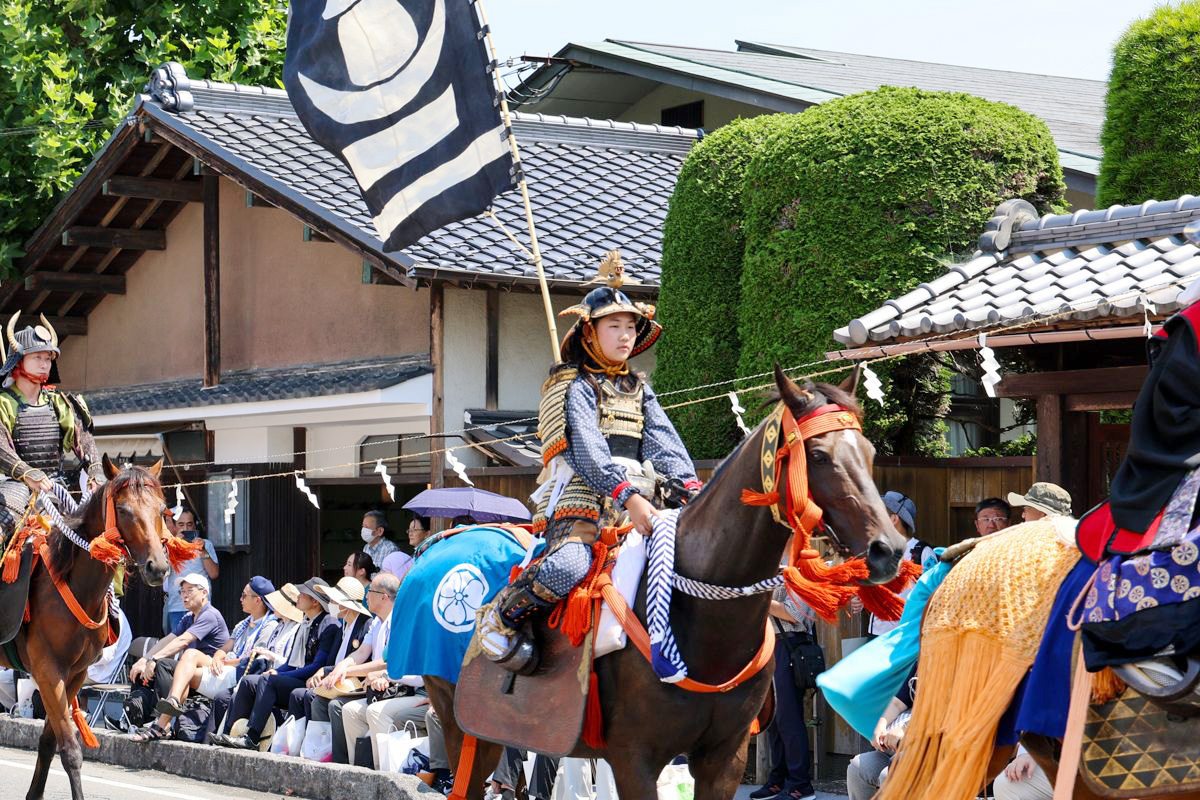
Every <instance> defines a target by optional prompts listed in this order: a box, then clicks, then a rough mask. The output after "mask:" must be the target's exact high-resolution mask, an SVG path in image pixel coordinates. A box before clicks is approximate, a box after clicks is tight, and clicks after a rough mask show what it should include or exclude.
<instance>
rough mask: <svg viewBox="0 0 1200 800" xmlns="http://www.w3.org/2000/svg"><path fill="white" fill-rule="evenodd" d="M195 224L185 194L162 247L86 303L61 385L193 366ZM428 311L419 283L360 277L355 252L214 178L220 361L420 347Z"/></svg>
mask: <svg viewBox="0 0 1200 800" xmlns="http://www.w3.org/2000/svg"><path fill="white" fill-rule="evenodd" d="M202 228H203V225H202V209H201V207H200V205H199V204H196V203H193V204H190V205H188V206H187V207H186V208H184V210H183V211H182V212H181V213H180V214H179V216H178V217H176V219H175V220H174V221H173V222H172V223H171V225H170V226H169V227H168V228H167V249H166V250H163V251H158V252H147V253H145V254H144V255H143V256H142V257H141V258H140V259H138V261H137V263H136V264H135V265H134V266H133V268H132V269H131V270H130V271H129V272H128V274H127V276H126V293H125V294H124V295H111V296H108V297H106V298H105V299H104V300H103V301H102V302H101V303H100V304H99V305H98V306H97V307H96V308H95V310H93V311H92V312H91V314H90V315H89V316H88V335H87V336H72V337H70V338H69V339H67V340H66V341H65V342H64V348H63V358H62V371H63V376H62V377H63V384H64V385H65V386H68V387H71V388H79V389H91V388H99V387H104V386H120V385H128V384H136V383H145V382H150V381H160V380H169V379H172V378H182V377H196V376H198V375H200V374H201V372H202V371H203V341H204V339H203V331H204V327H203V310H204V299H203V298H204V290H203V266H202V262H201V256H202V244H201V241H202V240H201V235H202ZM428 318H429V299H428V295H427V294H426V292H425V291H424V290H420V291H414V290H412V289H407V288H404V287H402V286H389V285H383V284H365V283H363V282H362V261H361V259H359V258H358V257H357V256H356V255H355V254H353V253H351V252H350V251H348V250H346V249H345V248H343V247H341V246H340V245H337V244H332V243H322V242H305V241H304V240H303V225H302V224H301V223H300V222H299V221H298V220H296V219H295V218H294V217H292V216H291V215H290V214H288V213H287V212H286V211H282V210H280V209H275V208H247V207H246V200H245V192H244V191H243V190H242V189H241V188H240V187H239V186H237V185H236V184H234V183H232V182H231V181H226V180H222V181H221V329H222V330H221V362H222V363H221V366H222V369H225V370H238V369H248V368H253V367H274V366H284V365H291V364H305V363H319V362H326V361H343V360H346V359H352V358H366V357H370V356H384V355H401V354H405V353H424V352H428V350H429V324H428ZM131 345H132V346H131Z"/></svg>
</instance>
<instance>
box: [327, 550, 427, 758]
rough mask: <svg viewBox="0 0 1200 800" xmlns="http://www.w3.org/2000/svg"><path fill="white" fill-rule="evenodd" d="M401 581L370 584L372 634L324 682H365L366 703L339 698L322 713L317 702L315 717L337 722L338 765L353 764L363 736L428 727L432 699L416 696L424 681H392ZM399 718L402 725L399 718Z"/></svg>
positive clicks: (389, 578)
mask: <svg viewBox="0 0 1200 800" xmlns="http://www.w3.org/2000/svg"><path fill="white" fill-rule="evenodd" d="M399 588H400V581H399V580H398V579H397V578H396V576H394V575H390V574H387V573H381V574H379V575H376V576H375V579H374V580H373V581H372V582H371V588H370V589H368V590H367V605H368V606H369V607H370V609H371V612H372V613H373V614H375V621H374V623H372V629H371V632H370V633H369V634H368V638H367V640H366V642H365V643H364V644H363V646H362V647H360V648H359V649H358V650H355V651H354V652H352V653H350V654H349V655H348V656H347V657H346V658H345V659H343V660H342V661H339V662H338V663H337V664H336V665H335V666H334V668H333V669H332V670H331V671H330V673H329V675H327V676H326V677H325V678H324V680H322V682H321V686H322V687H323V688H327V689H332V688H334V687H336V686H337V684H338V683H339V682H340V681H341V680H342V679H343V678H347V677H350V678H353V677H362V678H365V679H366V684H367V687H368V697H367V698H366V699H351V698H339V699H337V700H333V701H330V702H329V703H328V704H326V709H324V710H322V709H319V708H318V707H319V705H320V701H319V700H318V701H314V703H313V716H312V719H317V720H319V719H323V718H327V719H329V720H330V722H332V723H333V736H334V738H333V760H334V761H335V762H337V763H339V764H345V763H349V760H350V756H351V755H352V754H353V753H354V747H355V742H356V741H357V740H358V738H359V737H360V736H366V735H373V734H376V733H387V732H388V731H391V730H392V729H393V728H394V727H400V726H402V725H403V723H404V722H405V721H412V722H414V723H415V724H417V725H420V726H423V725H424V722H425V710H426V708H427V707H428V705H429V701H428V700H427V699H426V698H425V697H423V696H419V695H417V694H416V693H415V691H414V690H415V689H416V688H419V687H420V686H421V685H422V684H421V679H420V678H419V677H415V678H414V677H409V678H408V679H407V680H403V679H402V680H401V681H395V682H393V681H390V680H388V677H387V660H386V655H387V641H388V637H389V636H390V634H391V631H392V606H393V604H394V603H395V600H396V592H397V591H398V590H399ZM398 719H399V720H400V723H399V725H397V724H396V723H397V720H398ZM371 748H372V755H373V757H374V762H373V763H378V762H379V754H378V752H376V751H375V740H374V737H373V736H372V738H371Z"/></svg>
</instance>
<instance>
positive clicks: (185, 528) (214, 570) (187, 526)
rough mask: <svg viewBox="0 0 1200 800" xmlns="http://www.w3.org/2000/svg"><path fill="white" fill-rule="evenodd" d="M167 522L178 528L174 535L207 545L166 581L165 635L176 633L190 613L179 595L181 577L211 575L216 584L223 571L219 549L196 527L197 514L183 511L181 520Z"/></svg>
mask: <svg viewBox="0 0 1200 800" xmlns="http://www.w3.org/2000/svg"><path fill="white" fill-rule="evenodd" d="M166 519H167V527H168V528H171V527H174V530H173V531H171V532H172V533H174V534H175V535H177V536H179V537H181V538H184V539H187V540H188V541H189V542H190V541H193V540H195V539H197V538H200V541H202V542H204V549H203V550H201V551H200V555H198V556H196V557H195V558H193V559H192V560H191V561H189V562H187V563H186V564H183V565H181V566H180V567H179V569H178V570H174V569H173V570H171V571H170V572H169V573H167V579H166V580H165V581H163V594H164V595H165V596H166V599H165V601H164V602H163V632H164V633H170V632H171V631H173V630H175V624H176V623H178V622H179V620H181V619H183V615H184V614H186V613H187V609H186V608H184V606H183V598H181V597H180V596H179V577H180V576H181V575H191V574H192V573H194V572H195V573H201V574H203V575H206V576H208V579H209V581H215V580H216V579H217V575H219V574H220V572H221V569H220V566H219V565H218V563H217V549H216V548H215V547H213V543H212V542H210V541H209V540H208V539H205V538H202V537H200V531H199V529H198V527H197V525H196V512H194V511H192V510H191V509H190V508H185V509H183V510H182V511H180V512H179V518H178V519H176V520H172V519H171V518H170V517H167V518H166Z"/></svg>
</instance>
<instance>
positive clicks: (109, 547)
mask: <svg viewBox="0 0 1200 800" xmlns="http://www.w3.org/2000/svg"><path fill="white" fill-rule="evenodd" d="M88 552H89V553H90V554H91V556H92V558H94V559H95V560H97V561H99V562H100V563H101V564H103V565H104V566H106V567H110V568H115V567H116V566H117V565H118V564H120V563H121V562H122V561H123V560H124V559H125V550H124V549H123V548H122V547H121V532H120V531H118V530H116V529H115V528H114V529H113V530H110V531H106V532H105V533H102V534H100V535H99V536H97V537H96V538H95V539H92V541H91V544H89V545H88Z"/></svg>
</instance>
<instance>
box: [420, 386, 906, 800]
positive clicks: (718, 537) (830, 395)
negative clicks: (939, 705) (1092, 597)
mask: <svg viewBox="0 0 1200 800" xmlns="http://www.w3.org/2000/svg"><path fill="white" fill-rule="evenodd" d="M775 381H776V385H777V386H778V389H779V396H780V400H781V401H782V402H783V403H785V404H786V405H787V406H788V408H789V409H790V410H791V411H792V413H793V414H794V415H795V417H796V418H797V419H799V418H801V417H802V416H804V415H805V414H806V413H808V412H809V411H812V410H814V409H816V408H819V407H820V406H822V405H824V404H826V403H835V404H838V405H841V406H843V407H845V408H846V409H848V410H851V411H853V412H854V413H855V414H856V415H859V416H861V411H860V409H859V408H858V404H857V403H856V402H855V401H854V399H853V396H852V395H851V394H848V393H847V391H846V388H849V387H846V386H845V385H844V387H843V388H839V387H833V386H827V385H824V384H818V385H816V386H813V385H811V384H810V385H808V386H806V388H803V389H802V388H800V387H798V386H797V385H796V384H795V383H793V382H792V381H790V380H788V379H787V378H786V377H784V375H783V373H782V372H781V371H779V370H778V369H776V376H775ZM762 440H763V426H761V425H760V426H759V428H758V429H757V430H756V431H754V432H753V433H752V434H751V435H750V436H749V437H748V438H747V439H746V440H745V441H744V442H743V443H742V444H741V445H740V446H739V447H738V449H737V450H735V451H734V453H733V454H732V455H731V456H729V457H728V458H727V459H726V460H725V462H724V463H723V464H722V465H721V467H720V468H719V469H718V470H717V472H716V474H715V475H714V476H713V478H712V479H711V480H710V482H709V484H708V486H707V487H706V488H705V489H704V491H703V492H701V494H700V495H699V496H698V497H697V498H696V499H695V500H694V501H693V502H692V503H691V504H689V505H688V506H687V507H686V508H685V509H684V511H683V513H682V515H681V516H680V520H679V524H678V535H677V545H676V547H677V549H676V559H675V568H676V569H677V571H678V572H679V574H681V575H686V576H688V577H691V578H695V579H698V580H702V581H705V582H708V583H713V584H720V585H725V586H744V585H749V584H753V583H755V582H757V581H761V580H764V579H767V578H770V577H771V576H773V575H775V574H776V572H777V571H778V569H779V562H780V558H781V555H782V554H783V551H784V548H785V546H786V545H787V543H788V539H789V537H790V536H791V531H790V530H789V529H788V528H785V527H783V526H781V525H779V524H778V523H776V522H775V521H774V519H773V518H772V516H771V513H770V511H769V510H768V509H767V508H765V507H762V506H757V507H756V506H747V505H744V504H743V503H742V502H741V499H740V495H741V492H742V490H743V489H746V488H758V487H759V486H760V474H759V457H760V455H759V454H760V450H761V446H762ZM806 453H807V459H808V466H809V475H808V480H809V486H810V488H811V494H812V498H813V499H814V500H815V501H816V503H817V504H818V505H819V506H820V507H821V508H822V509H824V512H825V517H824V518H825V521H826V523H827V525H828V526H829V528H830V529H831V532H832V535H834V536H836V538H837V542H838V544H839V545H840V546H841V548H842V549H843V550H845V551H847V552H849V553H861V554H864V555H865V556H866V560H867V562H868V565H869V567H870V580H871V581H872V582H873V583H883V582H886V581H888V580H891V579H892V578H893V577H894V576H895V575H896V572H897V569H898V566H899V562H900V558H901V555H902V553H903V549H904V539H903V537H902V536H901V535H900V534H899V533H898V532H897V531H896V529H895V528H894V527H893V525H892V523H891V521H890V518H889V517H888V514H887V511H886V510H885V508H884V506H883V501H882V500H881V499H880V496H879V492H878V491H877V490H876V488H875V484H874V482H873V480H872V477H871V467H872V461H873V459H874V454H875V451H874V448H873V447H872V446H871V443H870V442H868V441H867V440H866V438H864V437H863V436H862V434H861V432H859V431H856V430H845V431H835V432H831V433H826V434H822V435H819V436H814V437H812V438H811V439H810V440H808V441H807V443H806ZM780 493H781V495H782V496H785V497H786V496H787V495H786V487H781V490H780ZM645 590H646V586H645V579H644V578H643V582H642V585H641V587H640V589H639V592H638V600H637V603H636V608H635V611H636V612H637V616H638V618H639V619H640V620H641V621H642V622H643V624H644V623H645V621H646V613H645ZM769 605H770V596H769V595H761V594H760V595H755V596H750V597H745V598H739V599H736V600H699V599H696V598H693V597H689V596H685V595H682V594H679V593H676V594H675V596H674V597H673V598H672V608H671V627H672V629H673V631H674V633H675V636H676V638H677V640H678V643H679V650H680V653H681V654H682V656H683V658H684V661H685V662H686V663H687V665H688V672H689V676H690V677H692V678H695V679H696V680H698V681H703V682H709V683H719V682H722V681H725V680H727V679H729V678H730V677H731V676H733V675H735V674H737V673H738V671H739V670H741V669H742V668H743V667H744V666H745V665H746V664H747V663H749V662H750V661H751V659H752V658H754V656H755V654H756V653H757V652H758V650H759V648H760V647H761V645H762V643H763V631H764V628H765V626H766V622H767V610H768V607H769ZM595 669H596V675H597V677H598V679H599V685H600V697H601V705H602V708H603V711H604V734H605V738H606V741H607V746H606V747H605V749H603V750H592V749H590V748H587V747H585V746H583V745H582V744H581V745H580V746H579V747H578V748H577V750H576V751H575V755H579V756H584V757H599V758H604V759H606V760H607V761H608V762H609V763H610V764H611V765H612V768H613V774H614V776H615V778H616V783H617V790H618V792H619V794H620V796H621V798H622V799H623V800H635V799H640V798H647V799H648V798H653V797H655V792H656V789H655V782H656V779H657V778H658V775H659V773H660V772H661V771H662V769H663V767H665V766H666V764H667V763H668V762H670V761H671V759H673V758H674V757H676V756H677V755H679V754H681V753H685V754H687V756H688V759H689V762H688V763H689V766H690V768H691V771H692V774H693V775H694V776H695V778H696V798H697V800H728V798H731V797H733V795H734V792H735V790H736V789H737V786H738V783H739V781H740V778H741V776H742V773H743V771H744V769H745V765H746V745H747V741H748V740H749V731H750V724H751V723H752V722H753V720H754V718H755V715H756V714H757V713H758V712H759V710H760V709H761V708H762V707H763V703H764V700H765V699H766V696H767V692H768V691H769V690H770V686H771V674H772V669H771V666H770V664H768V665H767V666H766V668H764V669H763V670H761V671H760V672H758V674H756V675H755V676H754V677H752V678H750V679H749V680H747V681H746V682H744V683H742V684H741V685H740V686H738V687H737V688H735V689H732V690H730V691H727V692H722V693H713V694H696V693H691V692H687V691H685V690H683V689H681V688H678V687H676V686H673V685H670V684H666V683H663V682H661V681H660V680H659V679H658V677H657V676H656V675H655V674H654V671H653V670H652V669H651V667H650V665H649V664H648V663H647V662H646V660H645V659H644V658H643V657H642V655H641V654H640V653H639V652H638V651H637V650H636V649H634V648H633V647H626V648H625V649H623V650H620V651H618V652H616V653H612V654H609V655H607V656H604V657H602V658H600V659H598V660H597V661H596V665H595ZM426 687H427V688H428V690H429V696H430V700H431V701H432V703H433V706H434V708H435V709H436V710H437V714H438V717H439V719H440V720H441V721H442V726H443V729H444V732H445V735H446V744H447V747H448V750H449V752H450V755H451V758H452V759H454V762H453V763H457V759H458V755H459V752H460V750H461V747H462V742H463V733H462V731H461V729H459V727H458V726H457V724H456V722H455V719H454V684H451V683H448V682H447V681H445V680H441V679H438V678H435V677H427V678H426ZM529 713H530V714H538V713H539V710H538V709H536V708H531V709H529ZM500 752H501V747H500V745H497V744H493V743H487V742H482V741H481V742H479V749H478V751H477V753H476V756H475V762H474V769H473V771H472V774H471V778H470V787H469V792H468V797H470V798H472V800H478V798H479V797H480V796H481V795H482V791H483V781H484V778H485V777H486V776H487V775H488V774H489V773H490V772H491V771H492V770H493V769H494V768H495V766H496V764H497V762H498V760H499V757H500Z"/></svg>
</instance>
